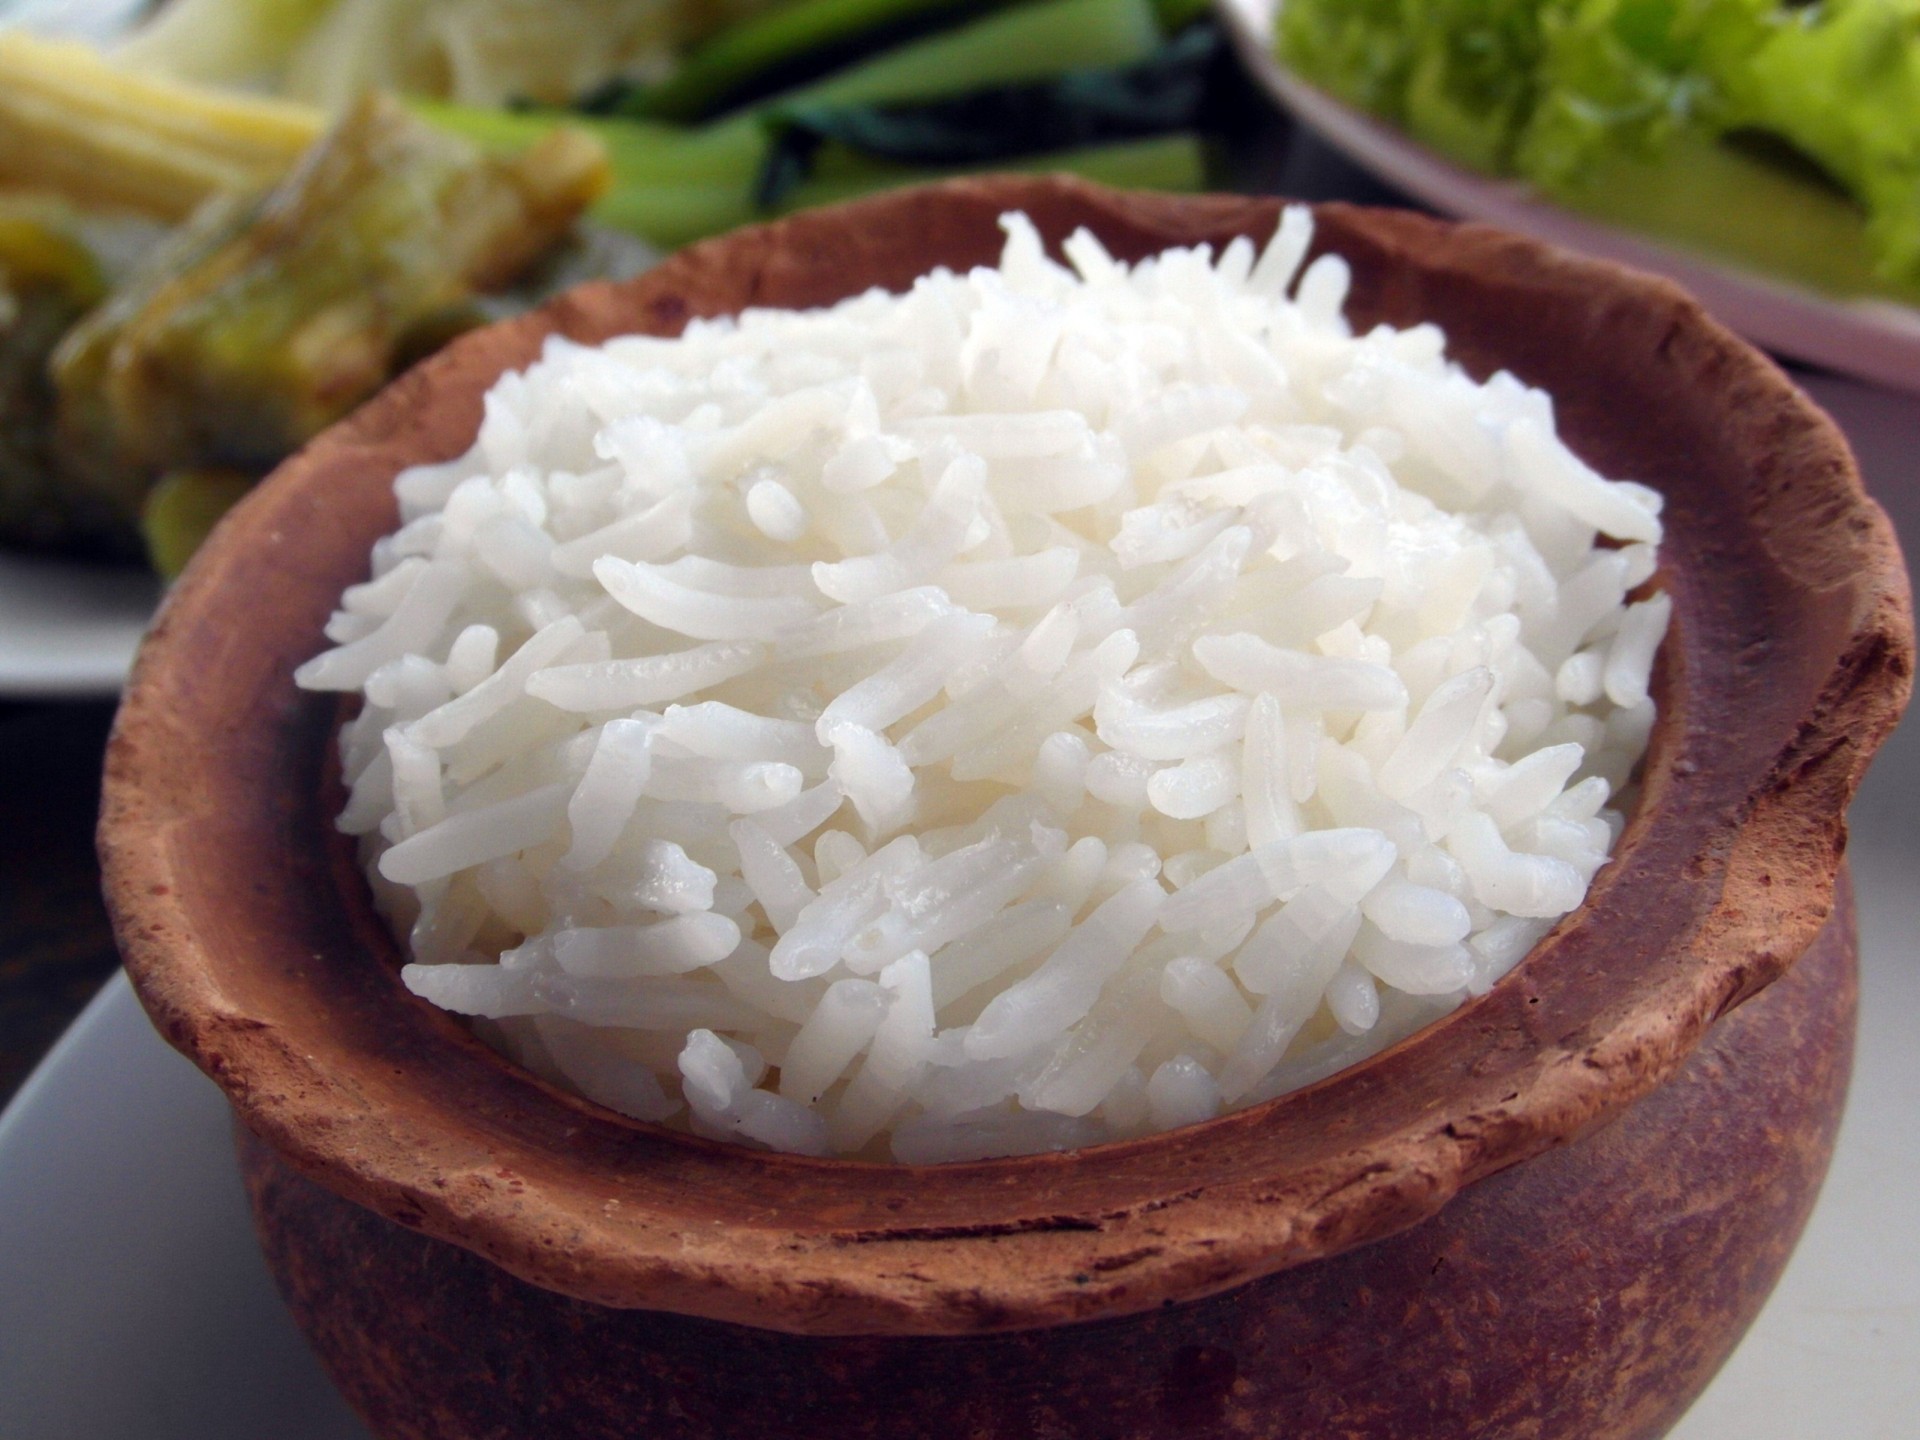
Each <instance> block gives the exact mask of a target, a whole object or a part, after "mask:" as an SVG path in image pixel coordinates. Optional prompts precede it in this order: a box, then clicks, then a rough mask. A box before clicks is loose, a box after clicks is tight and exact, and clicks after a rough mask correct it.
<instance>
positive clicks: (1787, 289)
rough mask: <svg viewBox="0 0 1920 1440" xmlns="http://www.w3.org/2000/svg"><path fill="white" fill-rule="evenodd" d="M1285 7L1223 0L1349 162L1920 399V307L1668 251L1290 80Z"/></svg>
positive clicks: (1238, 42)
mask: <svg viewBox="0 0 1920 1440" xmlns="http://www.w3.org/2000/svg"><path fill="white" fill-rule="evenodd" d="M1280 5H1281V0H1219V3H1218V9H1219V11H1220V14H1221V16H1222V17H1223V19H1224V20H1225V23H1226V26H1227V29H1228V31H1229V32H1230V33H1231V34H1232V36H1233V41H1234V46H1235V48H1236V49H1237V50H1238V51H1239V54H1240V57H1241V60H1242V62H1243V63H1244V64H1245V66H1246V67H1247V69H1248V70H1249V71H1250V72H1251V73H1252V75H1253V77H1254V79H1255V80H1256V81H1258V82H1259V83H1260V84H1261V85H1262V86H1264V87H1265V88H1266V89H1267V90H1268V91H1269V92H1270V93H1271V94H1272V95H1273V96H1274V97H1275V98H1276V99H1278V100H1279V101H1280V103H1281V104H1282V105H1284V106H1285V107H1286V108H1287V109H1288V110H1289V111H1291V112H1292V113H1293V115H1294V116H1295V117H1297V118H1298V119H1300V120H1301V121H1303V122H1305V123H1306V124H1307V125H1308V126H1309V127H1311V128H1312V129H1313V131H1314V132H1315V133H1316V134H1318V135H1320V136H1321V137H1322V138H1323V139H1325V140H1326V141H1327V142H1328V143H1329V144H1331V145H1333V146H1334V148H1336V149H1338V150H1340V151H1342V152H1343V153H1345V154H1346V155H1347V156H1348V158H1350V159H1352V160H1354V161H1357V162H1358V163H1359V164H1360V165H1362V166H1364V167H1366V168H1367V169H1368V170H1370V171H1372V172H1373V173H1374V174H1375V175H1377V176H1379V177H1380V178H1381V179H1382V180H1384V181H1386V182H1387V183H1388V184H1390V185H1393V186H1394V187H1396V188H1397V189H1399V190H1401V191H1404V192H1405V193H1406V194H1408V195H1410V196H1412V197H1413V198H1414V199H1416V200H1418V201H1420V202H1421V203H1422V204H1424V205H1428V206H1431V207H1432V208H1433V209H1435V210H1438V211H1440V212H1441V213H1442V214H1445V215H1451V216H1454V217H1456V218H1459V219H1465V220H1484V221H1486V222H1488V223H1489V224H1494V225H1500V226H1504V227H1505V228H1506V229H1509V230H1518V231H1521V232H1523V233H1525V234H1528V235H1533V236H1535V237H1537V238H1539V239H1541V240H1545V241H1548V242H1549V243H1551V244H1555V245H1564V246H1566V247H1567V248H1569V249H1572V250H1582V251H1585V252H1586V253H1587V254H1589V255H1599V256H1601V257H1603V258H1605V259H1608V260H1617V261H1619V262H1620V263H1621V264H1624V265H1633V266H1636V267H1638V268H1639V269H1642V270H1652V271H1654V272H1656V273H1658V274H1661V275H1665V276H1667V277H1668V278H1669V279H1671V280H1675V281H1678V282H1679V283H1680V284H1681V285H1683V286H1685V287H1686V288H1687V289H1688V290H1690V291H1692V292H1693V293H1694V295H1695V296H1697V297H1698V298H1699V299H1700V301H1701V303H1702V304H1704V305H1705V306H1706V307H1707V308H1708V309H1709V310H1711V311H1712V312H1713V313H1714V314H1715V315H1716V316H1718V317H1719V318H1720V319H1721V320H1722V321H1724V322H1725V323H1726V324H1728V325H1731V326H1732V327H1733V328H1734V329H1736V330H1738V331H1739V332H1740V333H1741V334H1742V335H1745V336H1746V337H1747V338H1748V339H1749V340H1752V341H1753V342H1754V343H1756V344H1758V345H1764V346H1765V347H1766V348H1768V349H1769V350H1773V351H1776V352H1778V353H1780V354H1782V355H1789V356H1792V357H1793V358H1795V359H1798V360H1806V361H1811V362H1812V363H1813V364H1816V365H1823V366H1826V367H1827V368H1829V369H1832V370H1837V371H1839V372H1840V373H1841V374H1843V375H1853V376H1857V377H1859V378H1860V379H1863V380H1871V381H1874V382H1875V383H1877V384H1881V385H1890V386H1893V387H1895V388H1896V389H1900V390H1905V391H1909V392H1912V393H1917V394H1920V310H1915V309H1913V308H1912V307H1910V306H1906V305H1900V304H1896V303H1894V302H1892V301H1871V300H1856V301H1846V300H1834V299H1829V298H1826V297H1824V296H1821V295H1817V294H1815V293H1813V292H1812V291H1808V290H1803V289H1800V288H1799V287H1797V286H1794V285H1792V284H1789V283H1787V282H1784V281H1779V280H1773V279H1768V278H1766V277H1763V276H1760V275H1756V274H1754V273H1752V272H1750V271H1747V270H1742V269H1740V268H1738V267H1736V266H1733V265H1723V264H1719V263H1717V262H1715V261H1714V260H1711V259H1708V258H1706V257H1703V256H1700V255H1697V254H1693V253H1691V252H1689V251H1685V250H1680V249H1676V248H1673V247H1671V246H1668V245H1663V244H1660V243H1659V242H1657V241H1654V240H1649V239H1646V238H1645V237H1643V236H1640V235H1635V234H1632V233H1630V232H1628V231H1625V230H1619V229H1615V228H1614V227H1613V226H1610V225H1605V224H1602V223H1600V222H1599V221H1597V220H1589V219H1586V218H1584V217H1583V216H1580V215H1576V214H1574V213H1573V212H1571V211H1569V210H1563V209H1561V208H1560V207H1559V206H1557V205H1553V204H1550V203H1548V202H1547V201H1545V200H1542V199H1540V198H1539V197H1538V196H1537V195H1536V194H1535V193H1534V192H1533V191H1532V190H1531V189H1529V188H1528V187H1527V186H1526V185H1524V184H1521V183H1519V182H1517V181H1513V180H1496V179H1490V178H1489V177H1487V176H1485V175H1480V174H1476V173H1475V172H1473V171H1471V170H1467V169H1464V168H1462V167H1461V166H1458V165H1455V164H1453V163H1452V162H1451V161H1449V160H1446V159H1443V158H1442V157H1440V156H1439V155H1437V154H1435V153H1434V152H1433V151H1431V150H1428V149H1427V148H1425V147H1424V146H1422V145H1418V144H1416V143H1415V142H1413V141H1412V140H1409V139H1408V138H1407V137H1406V136H1405V135H1402V134H1401V133H1400V132H1399V131H1397V130H1395V129H1394V128H1393V127H1392V126H1390V125H1387V124H1385V123H1383V122H1381V121H1379V120H1376V119H1374V118H1373V117H1372V116H1370V115H1366V114H1363V113H1361V112H1360V111H1358V110H1355V109H1353V108H1352V107H1351V106H1348V105H1345V104H1342V103H1341V102H1340V101H1338V100H1335V99H1333V98H1332V97H1330V96H1328V95H1326V94H1325V93H1323V92H1321V91H1319V90H1316V89H1314V88H1313V87H1312V86H1311V85H1308V84H1305V83H1304V82H1303V81H1301V80H1300V79H1298V78H1297V77H1296V76H1294V75H1292V74H1291V73H1289V72H1288V70H1287V69H1286V68H1285V67H1284V66H1282V65H1281V64H1280V63H1279V62H1278V61H1277V60H1276V59H1275V58H1274V55H1273V27H1274V17H1275V16H1276V15H1278V14H1279V11H1280Z"/></svg>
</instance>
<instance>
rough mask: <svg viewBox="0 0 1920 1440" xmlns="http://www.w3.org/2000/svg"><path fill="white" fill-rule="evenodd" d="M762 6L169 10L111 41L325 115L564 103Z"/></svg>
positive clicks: (661, 69) (268, 0) (638, 1)
mask: <svg viewBox="0 0 1920 1440" xmlns="http://www.w3.org/2000/svg"><path fill="white" fill-rule="evenodd" d="M770 3H772V0H170V3H168V4H166V5H164V6H162V7H161V8H160V9H159V11H158V13H157V14H156V15H155V16H154V18H153V19H152V20H151V21H149V22H148V23H147V24H146V25H145V26H143V27H142V28H141V29H139V30H138V31H136V32H135V33H134V35H133V36H132V37H131V38H130V39H129V40H128V41H127V42H126V44H124V45H123V46H122V47H121V49H120V51H119V57H120V58H121V59H122V60H123V62H124V63H126V64H128V65H130V66H132V67H134V68H135V69H137V70H142V71H147V72H151V73H155V74H161V75H167V76H171V77H174V78H176V79H182V80H191V81H197V82H200V83H203V84H212V85H239V86H245V87H252V88H260V89H270V90H272V91H274V92H276V93H278V94H283V95H288V96H292V97H294V98H296V99H300V100H306V101H309V102H311V103H313V104H315V105H320V106H323V107H325V108H327V109H329V110H337V109H340V108H341V107H343V106H345V105H347V104H348V103H350V102H351V101H353V100H354V99H356V98H357V97H358V96H360V95H361V94H362V93H364V92H365V91H368V90H390V91H396V92H401V93H405V94H418V95H428V96H434V97H436V98H440V99H451V100H457V101H460V102H461V103H463V104H468V105H501V104H506V103H507V102H509V101H514V100H536V101H542V102H545V103H548V104H564V103H566V102H567V101H568V100H571V99H572V98H573V97H574V96H575V95H578V94H580V93H581V92H582V91H584V90H587V89H589V88H591V87H593V86H596V85H599V84H602V83H604V82H605V81H607V80H608V79H610V78H613V77H617V76H635V75H640V76H650V77H654V78H658V77H659V76H660V75H662V74H664V73H665V72H666V71H667V70H668V69H669V68H670V67H671V66H672V64H673V63H674V58H675V56H676V55H677V54H678V53H679V52H680V51H681V50H682V49H684V48H685V47H686V46H688V45H690V44H692V43H694V42H696V41H698V40H700V39H702V38H703V37H705V36H706V35H709V34H711V33H713V32H714V31H716V30H719V29H721V28H722V27H724V26H726V25H728V24H731V23H733V22H735V21H737V20H740V19H741V18H743V17H746V16H751V15H753V14H755V13H756V12H758V11H760V10H764V9H766V8H767V7H768V5H769V4H770Z"/></svg>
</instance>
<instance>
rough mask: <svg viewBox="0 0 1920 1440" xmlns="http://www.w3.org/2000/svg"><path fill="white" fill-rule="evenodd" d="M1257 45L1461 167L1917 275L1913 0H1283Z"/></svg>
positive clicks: (1698, 237)
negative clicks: (1269, 38) (1276, 26)
mask: <svg viewBox="0 0 1920 1440" xmlns="http://www.w3.org/2000/svg"><path fill="white" fill-rule="evenodd" d="M1278 45H1279V50H1280V53H1281V55H1282V57H1283V58H1284V59H1285V60H1286V62H1287V63H1288V64H1289V65H1290V66H1292V67H1293V68H1294V69H1295V70H1296V71H1298V72H1299V73H1300V74H1301V75H1302V76H1304V77H1305V78H1307V79H1309V80H1311V81H1313V82H1314V83H1316V84H1318V85H1321V86H1322V87H1324V88H1326V89H1327V90H1329V91H1330V92H1331V93H1333V94H1335V95H1337V96H1339V97H1340V98H1342V99H1345V100H1347V101H1348V102H1349V103H1351V104H1354V105H1357V106H1360V107H1362V108H1364V109H1366V110H1369V111H1371V112H1373V113H1375V114H1377V115H1380V116H1382V117H1383V118H1385V119H1388V120H1390V121H1392V122H1393V123H1395V124H1396V125H1399V126H1401V127H1402V128H1404V129H1405V130H1406V131H1407V132H1408V133H1409V134H1410V135H1412V136H1413V137H1414V138H1416V139H1418V140H1420V141H1421V142H1422V143H1424V144H1426V145H1429V146H1431V147H1433V148H1434V149H1437V150H1439V151H1441V152H1443V153H1445V154H1447V155H1449V156H1451V157H1453V158H1454V159H1456V160H1459V161H1460V162H1461V163H1463V164H1466V165H1468V166H1471V167H1473V168H1476V169H1480V170H1483V171H1486V172H1489V173H1493V174H1509V175H1519V176H1523V177H1525V178H1526V179H1528V180H1530V181H1532V182H1533V183H1534V184H1536V185H1537V186H1539V187H1540V188H1541V189H1542V190H1543V191H1545V192H1547V193H1548V194H1550V195H1552V196H1554V197H1555V198H1556V199H1559V200H1561V201H1562V202H1564V203H1567V204H1569V205H1572V206H1574V207H1576V208H1579V209H1582V210H1585V211H1588V212H1590V213H1594V214H1596V215H1599V216H1602V217H1603V218H1610V219H1614V220H1616V221H1619V222H1621V223H1627V224H1632V225H1636V226H1639V227H1642V228H1645V229H1648V230H1651V231H1654V232H1656V233H1659V234H1661V235H1664V236H1667V237H1669V238H1672V239H1677V240H1680V241H1682V242H1685V243H1689V244H1694V245H1698V246H1702V247H1704V248H1708V249H1714V250H1718V251H1720V252H1722V253H1725V254H1730V255H1732V256H1734V257H1735V258H1738V259H1743V260H1745V261H1747V262H1749V263H1753V264H1758V265H1762V266H1764V267H1766V268H1770V269H1774V270H1777V271H1779V272H1781V273H1784V274H1787V275H1789V276H1792V277H1794V278H1797V279H1799V280H1801V281H1803V282H1805V283H1810V284H1813V285H1816V286H1819V287H1821V288H1825V289H1829V290H1835V291H1839V292H1842V293H1851V292H1862V291H1864V292H1874V293H1880V294H1888V295H1894V296H1897V297H1900V298H1908V299H1913V298H1916V297H1920V0H1814V3H1800V4H1790V3H1783V0H1435V3H1421V0H1360V3H1354V0H1287V3H1286V5H1285V6H1284V7H1283V8H1282V11H1281V19H1280V30H1279V37H1278Z"/></svg>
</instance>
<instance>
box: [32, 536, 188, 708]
mask: <svg viewBox="0 0 1920 1440" xmlns="http://www.w3.org/2000/svg"><path fill="white" fill-rule="evenodd" d="M159 598H160V582H159V581H158V580H156V579H155V578H154V577H153V576H152V575H151V574H148V573H147V572H145V571H143V570H140V569H137V568H135V567H133V566H107V565H82V564H78V563H76V562H74V561H71V560H52V559H42V558H40V557H38V556H32V555H19V554H15V553H13V552H12V551H8V550H0V699H80V698H84V697H91V696H106V695H117V694H119V693H120V686H121V684H122V683H123V682H124V681H125V680H126V678H127V668H128V667H129V666H130V665H132V663H133V652H134V651H135V650H136V649H138V648H139V645H140V637H141V636H142V635H143V634H145V633H146V629H147V621H148V620H149V619H150V618H151V617H152V615H153V607H154V605H155V604H156V603H157V602H158V601H159Z"/></svg>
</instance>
